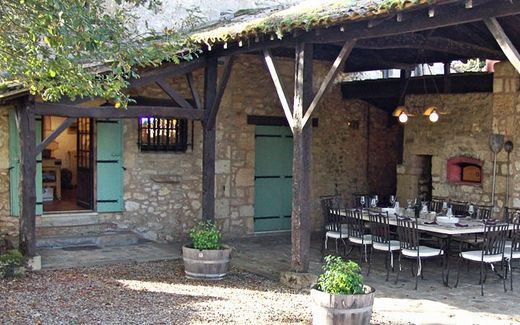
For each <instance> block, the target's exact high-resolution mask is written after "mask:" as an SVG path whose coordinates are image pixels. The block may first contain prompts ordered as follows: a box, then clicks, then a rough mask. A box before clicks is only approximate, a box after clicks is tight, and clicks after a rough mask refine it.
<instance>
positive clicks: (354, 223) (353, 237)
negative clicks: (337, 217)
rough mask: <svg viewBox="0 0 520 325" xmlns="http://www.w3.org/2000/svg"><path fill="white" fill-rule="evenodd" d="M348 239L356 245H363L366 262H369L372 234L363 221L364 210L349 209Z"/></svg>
mask: <svg viewBox="0 0 520 325" xmlns="http://www.w3.org/2000/svg"><path fill="white" fill-rule="evenodd" d="M346 211H347V224H348V226H347V228H348V241H349V243H350V244H352V245H354V246H359V247H360V248H361V247H363V249H364V252H365V254H364V255H365V262H368V249H367V247H368V246H370V245H372V236H371V235H370V234H367V231H366V228H365V223H364V221H363V211H362V210H358V209H347V210H346Z"/></svg>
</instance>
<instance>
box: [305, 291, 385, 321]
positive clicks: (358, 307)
mask: <svg viewBox="0 0 520 325" xmlns="http://www.w3.org/2000/svg"><path fill="white" fill-rule="evenodd" d="M374 293H375V289H374V288H372V287H370V286H365V294H359V295H336V294H329V293H326V292H323V291H319V290H316V289H315V288H313V289H311V299H312V303H313V304H312V323H313V324H316V325H317V324H320V325H322V324H334V325H336V324H352V325H354V324H355V325H358V324H367V325H368V324H370V318H371V317H372V305H373V304H374Z"/></svg>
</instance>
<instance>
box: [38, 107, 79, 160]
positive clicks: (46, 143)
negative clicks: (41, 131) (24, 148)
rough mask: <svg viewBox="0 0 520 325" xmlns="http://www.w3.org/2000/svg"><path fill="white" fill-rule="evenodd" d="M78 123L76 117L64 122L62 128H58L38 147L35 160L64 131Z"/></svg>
mask: <svg viewBox="0 0 520 325" xmlns="http://www.w3.org/2000/svg"><path fill="white" fill-rule="evenodd" d="M75 121H76V118H75V117H68V118H67V119H65V121H63V122H62V123H61V124H60V126H58V127H57V128H56V129H55V130H54V131H52V133H51V134H50V135H49V136H48V137H46V138H45V139H44V140H43V141H42V142H41V143H40V144H38V145H37V146H36V149H35V150H34V159H36V156H38V155H39V154H40V153H41V152H42V151H43V149H45V147H47V146H48V145H49V144H50V143H51V142H52V141H54V140H55V139H56V138H57V137H58V136H59V135H60V134H61V133H62V132H63V131H65V130H66V129H67V128H68V127H69V126H71V125H72V123H74V122H75Z"/></svg>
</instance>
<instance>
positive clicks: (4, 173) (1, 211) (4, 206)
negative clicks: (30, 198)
mask: <svg viewBox="0 0 520 325" xmlns="http://www.w3.org/2000/svg"><path fill="white" fill-rule="evenodd" d="M9 109H10V108H9V107H5V106H0V235H1V234H8V235H16V234H17V233H18V226H19V224H18V218H14V217H11V205H10V201H9V122H8V121H9Z"/></svg>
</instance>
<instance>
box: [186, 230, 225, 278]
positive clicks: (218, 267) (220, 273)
mask: <svg viewBox="0 0 520 325" xmlns="http://www.w3.org/2000/svg"><path fill="white" fill-rule="evenodd" d="M190 238H191V241H192V244H191V245H184V246H182V259H183V261H184V272H185V274H186V277H188V278H191V279H208V280H220V279H222V278H224V277H225V276H226V274H227V272H228V270H229V261H230V259H231V248H230V247H229V246H226V245H222V243H221V239H222V235H221V233H220V231H219V229H218V228H217V226H216V225H215V224H214V223H213V222H211V221H206V222H201V223H199V224H197V225H196V226H195V227H193V229H191V231H190Z"/></svg>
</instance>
